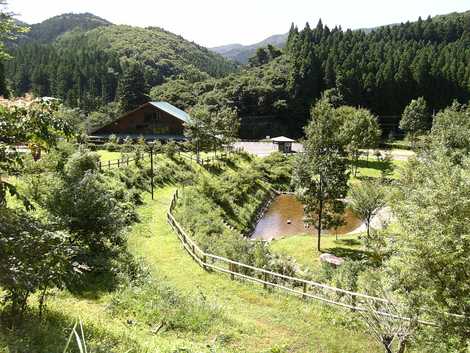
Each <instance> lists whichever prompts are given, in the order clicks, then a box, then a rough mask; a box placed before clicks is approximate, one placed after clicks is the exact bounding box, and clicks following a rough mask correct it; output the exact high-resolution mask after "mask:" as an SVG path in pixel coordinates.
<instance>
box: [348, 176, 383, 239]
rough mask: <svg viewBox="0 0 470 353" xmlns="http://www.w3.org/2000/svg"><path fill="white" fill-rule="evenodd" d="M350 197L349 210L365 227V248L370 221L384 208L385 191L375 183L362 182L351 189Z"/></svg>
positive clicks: (368, 235)
mask: <svg viewBox="0 0 470 353" xmlns="http://www.w3.org/2000/svg"><path fill="white" fill-rule="evenodd" d="M350 196H351V203H350V207H351V209H352V210H353V212H354V214H355V215H356V216H357V217H359V219H361V220H362V221H363V222H364V223H365V224H366V226H367V236H366V238H365V241H366V246H367V245H368V242H369V237H370V226H371V221H372V219H373V217H374V216H375V215H376V214H377V212H378V211H379V210H380V209H381V208H382V207H383V206H385V191H384V189H383V187H382V186H381V185H380V184H378V183H377V182H372V181H363V182H361V183H360V184H355V185H353V186H352V187H351V191H350Z"/></svg>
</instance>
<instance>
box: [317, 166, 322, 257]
mask: <svg viewBox="0 0 470 353" xmlns="http://www.w3.org/2000/svg"><path fill="white" fill-rule="evenodd" d="M319 189H320V190H319V191H320V192H319V196H320V197H319V202H320V204H319V207H318V227H317V232H318V233H317V234H318V239H317V249H318V252H321V249H320V241H321V229H322V216H323V178H322V175H321V174H320V187H319Z"/></svg>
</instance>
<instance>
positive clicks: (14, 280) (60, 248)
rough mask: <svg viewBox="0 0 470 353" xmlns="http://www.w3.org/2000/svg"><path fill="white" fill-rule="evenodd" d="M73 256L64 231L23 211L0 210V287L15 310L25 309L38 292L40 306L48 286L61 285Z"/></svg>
mask: <svg viewBox="0 0 470 353" xmlns="http://www.w3.org/2000/svg"><path fill="white" fill-rule="evenodd" d="M73 255H74V249H73V248H72V247H71V246H70V241H69V235H68V234H67V233H65V232H62V231H60V232H58V231H51V230H49V229H48V227H47V226H46V225H44V224H42V223H40V222H39V221H37V220H35V219H33V218H32V217H31V216H30V215H29V214H28V213H26V212H24V211H20V210H10V209H5V208H3V209H0V258H1V259H2V260H1V261H0V286H1V287H2V288H3V289H4V290H5V291H6V292H7V295H6V297H5V299H6V301H7V302H9V303H11V309H12V311H13V312H14V313H21V312H23V311H24V309H25V307H26V305H27V300H28V297H29V296H30V295H31V294H33V293H35V292H37V291H40V292H41V297H40V304H41V306H42V305H43V303H44V298H45V294H46V291H47V290H48V289H50V288H53V287H62V285H63V283H64V280H65V278H66V276H69V275H70V271H71V269H72V266H71V258H72V256H73ZM41 309H42V308H41Z"/></svg>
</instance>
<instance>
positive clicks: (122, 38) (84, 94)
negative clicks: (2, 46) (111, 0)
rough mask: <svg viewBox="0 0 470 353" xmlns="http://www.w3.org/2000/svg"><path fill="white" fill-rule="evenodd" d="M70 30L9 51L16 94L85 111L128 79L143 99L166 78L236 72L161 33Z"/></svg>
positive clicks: (114, 96)
mask: <svg viewBox="0 0 470 353" xmlns="http://www.w3.org/2000/svg"><path fill="white" fill-rule="evenodd" d="M71 26H72V30H71V31H68V32H65V33H64V34H62V35H60V36H59V37H58V38H57V39H56V40H55V41H53V42H52V43H43V42H42V41H41V40H33V41H27V42H26V43H25V44H21V45H19V46H18V47H17V48H16V49H13V50H12V51H11V55H12V56H13V57H14V59H13V60H10V61H7V65H6V66H7V67H6V69H7V77H8V78H9V80H10V89H11V90H12V92H13V93H14V94H15V95H22V94H24V93H26V92H29V91H32V92H33V93H34V94H35V95H38V96H54V97H58V98H61V99H63V100H64V101H65V102H66V104H67V105H69V106H72V107H80V108H82V109H83V110H84V111H86V112H90V111H93V110H96V109H97V108H98V107H100V106H103V105H105V104H107V103H109V102H113V101H115V100H118V99H119V96H120V94H125V93H124V92H120V90H119V88H120V87H125V86H126V82H123V81H124V80H126V77H129V76H130V74H132V75H131V76H133V77H134V78H135V79H140V78H143V80H142V81H143V85H139V87H135V89H138V90H140V91H143V92H141V93H142V94H141V96H142V97H143V98H144V99H143V100H145V97H146V96H145V93H148V90H149V88H150V87H153V86H156V85H159V84H161V83H163V82H164V81H165V80H166V79H168V78H172V77H181V78H184V79H186V80H189V81H200V80H205V79H208V78H209V77H211V76H213V77H220V76H223V75H225V74H226V73H228V72H233V71H235V70H236V65H235V64H233V63H231V62H229V61H228V60H226V59H224V58H223V57H221V56H220V55H217V54H215V53H212V52H210V51H209V50H207V49H206V48H203V47H201V46H198V45H196V44H194V43H191V42H188V41H186V40H184V39H183V38H182V37H179V36H177V35H174V34H172V33H169V32H167V31H164V30H162V29H160V28H137V27H130V26H116V25H109V26H99V27H97V28H95V29H93V30H90V31H83V30H81V29H79V28H80V27H77V26H75V24H74V23H73V24H71ZM56 28H57V23H56V22H53V23H51V27H50V28H49V27H45V26H43V27H42V30H41V32H40V35H41V37H44V38H51V37H53V36H54V34H56V33H57V30H56ZM48 30H49V31H48ZM33 31H34V28H33ZM34 33H36V31H34ZM1 93H3V92H1Z"/></svg>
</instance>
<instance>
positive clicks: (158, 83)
mask: <svg viewBox="0 0 470 353" xmlns="http://www.w3.org/2000/svg"><path fill="white" fill-rule="evenodd" d="M12 55H13V56H14V60H11V61H9V62H8V65H7V68H6V69H7V70H6V76H7V78H8V79H9V82H10V89H11V90H12V91H13V92H14V93H15V94H16V95H21V94H24V93H25V92H28V91H33V93H35V94H36V95H41V96H49V95H51V96H55V97H59V98H62V99H63V100H64V101H65V102H66V104H68V105H70V106H73V107H80V108H82V109H83V110H84V111H85V112H88V113H89V112H92V111H96V110H100V111H101V114H104V115H106V114H108V115H109V113H108V111H109V109H108V108H106V106H107V103H110V102H124V103H123V104H121V108H122V107H125V108H128V107H132V106H135V105H138V104H139V103H140V102H144V101H146V100H148V99H149V95H150V98H152V99H162V100H167V101H169V102H171V103H173V104H176V105H177V106H179V107H180V108H183V109H189V108H191V107H192V106H194V105H195V104H198V103H200V104H204V105H208V106H212V107H215V108H222V107H230V108H235V109H236V110H237V111H238V115H239V116H240V118H241V120H242V124H241V136H242V137H245V138H258V137H264V136H266V135H273V134H290V135H292V136H300V135H301V134H302V128H303V126H304V125H305V123H306V121H307V119H308V116H309V114H308V112H309V109H310V106H311V104H312V103H313V102H314V101H315V100H316V99H317V98H318V97H320V95H321V93H322V92H324V91H325V90H328V94H329V95H331V96H332V98H334V99H335V100H337V102H339V103H344V104H348V105H353V106H362V107H366V108H368V109H370V110H371V111H372V112H373V113H375V114H376V115H378V116H380V117H381V118H382V120H384V121H386V120H387V119H389V118H388V117H395V118H393V119H394V120H393V124H395V127H397V126H398V119H397V117H398V116H399V115H401V113H402V112H403V109H404V107H405V106H406V105H407V104H408V103H409V102H410V101H411V100H412V99H414V98H417V97H420V96H422V97H424V99H425V100H426V101H427V102H428V108H429V110H430V113H432V112H434V111H438V110H440V109H442V108H443V107H446V106H448V105H449V104H451V103H452V101H453V100H454V99H457V100H458V101H460V102H462V103H465V102H467V101H468V99H469V98H470V62H469V60H468V58H469V57H470V12H467V13H453V14H450V15H445V16H437V17H434V18H428V19H426V20H421V19H420V20H418V21H417V22H413V23H409V22H407V23H404V24H394V25H391V26H384V27H379V28H376V29H374V30H372V31H367V33H366V31H361V30H358V31H351V30H346V31H343V30H342V29H341V28H340V27H335V28H333V29H330V28H328V27H327V26H324V25H323V24H322V23H321V21H320V22H319V23H318V25H317V26H316V27H315V28H311V27H310V26H309V25H308V24H307V25H306V26H305V28H304V29H301V30H299V29H298V28H297V27H296V26H294V25H293V26H292V28H291V30H290V31H289V35H288V38H287V44H286V47H285V48H284V49H283V50H281V49H278V48H276V47H274V46H268V47H267V48H258V49H257V51H256V53H255V55H254V56H253V57H252V58H251V59H250V65H249V66H248V67H246V68H245V69H244V70H241V71H238V70H237V67H236V64H234V63H233V62H229V61H227V60H226V59H224V58H222V57H221V56H220V55H218V54H215V53H212V52H210V51H209V50H208V49H206V48H203V47H201V46H198V45H196V44H194V43H191V42H188V41H186V40H184V39H183V38H181V37H179V36H177V35H174V34H172V33H169V32H167V31H164V30H163V29H160V28H145V29H144V28H136V27H130V26H115V25H111V26H101V27H98V28H95V29H93V30H90V31H86V32H84V31H70V32H67V33H65V34H64V35H62V36H60V37H59V38H58V39H57V40H55V41H54V42H53V43H52V44H40V43H38V41H33V42H31V43H29V44H26V45H22V46H20V47H19V48H18V49H17V50H15V51H13V52H12ZM227 75H228V76H227ZM113 109H114V108H113ZM114 110H115V109H114ZM99 119H100V118H99ZM99 119H98V120H99ZM95 120H96V119H95ZM382 120H381V121H382ZM98 123H99V122H98ZM384 130H385V133H386V134H387V133H388V129H384Z"/></svg>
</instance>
